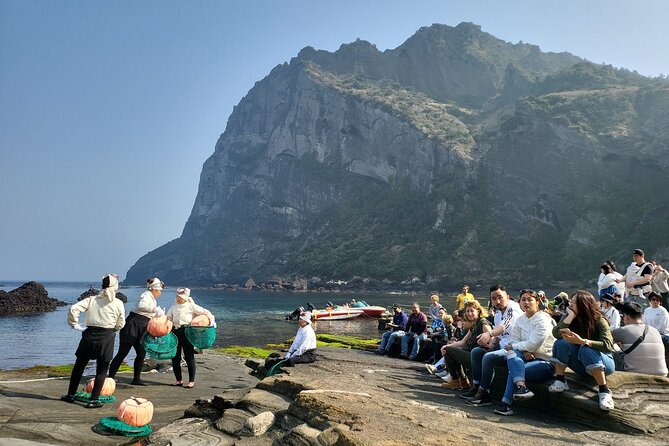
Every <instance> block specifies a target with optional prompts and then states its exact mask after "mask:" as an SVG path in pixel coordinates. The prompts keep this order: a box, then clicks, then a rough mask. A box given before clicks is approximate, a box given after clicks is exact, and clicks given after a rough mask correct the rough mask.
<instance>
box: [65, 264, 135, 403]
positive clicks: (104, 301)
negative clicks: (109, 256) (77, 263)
mask: <svg viewBox="0 0 669 446" xmlns="http://www.w3.org/2000/svg"><path fill="white" fill-rule="evenodd" d="M116 290H118V276H117V275H116V274H105V276H104V277H103V278H102V291H100V294H98V295H96V296H90V297H87V298H86V299H83V300H80V301H79V302H77V303H76V304H74V305H72V307H70V311H69V313H68V317H67V321H68V323H69V324H70V326H71V327H72V328H74V329H75V330H79V331H83V333H82V335H81V341H79V347H78V348H77V351H76V353H75V355H76V356H77V360H76V361H75V363H74V368H73V369H72V375H71V376H70V387H69V388H68V390H67V395H63V396H62V397H60V399H61V400H63V401H65V402H68V403H73V402H74V401H75V400H74V395H75V393H76V391H77V387H79V382H80V381H81V377H82V375H83V374H84V369H85V368H86V365H87V364H88V361H90V360H91V359H95V361H96V366H95V368H96V370H95V382H94V384H93V390H92V392H91V397H90V400H89V402H88V403H87V404H86V408H87V409H91V408H96V407H102V403H101V402H100V401H99V397H100V392H101V391H102V387H103V386H104V383H105V379H106V378H107V371H108V370H109V363H110V362H111V360H112V357H113V356H114V338H115V337H116V332H117V331H119V330H120V329H121V328H123V326H124V325H125V308H124V306H123V302H121V300H119V299H117V298H116ZM82 312H85V313H86V322H85V324H80V323H79V314H81V313H82Z"/></svg>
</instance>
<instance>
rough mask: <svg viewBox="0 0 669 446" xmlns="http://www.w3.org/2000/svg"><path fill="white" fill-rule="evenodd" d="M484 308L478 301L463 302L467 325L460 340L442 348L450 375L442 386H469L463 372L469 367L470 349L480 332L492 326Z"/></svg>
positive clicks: (486, 330) (461, 387)
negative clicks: (448, 379) (465, 332)
mask: <svg viewBox="0 0 669 446" xmlns="http://www.w3.org/2000/svg"><path fill="white" fill-rule="evenodd" d="M486 316H487V313H486V310H485V309H484V308H483V307H481V304H480V303H478V301H475V300H474V301H468V302H466V303H465V320H466V325H467V326H468V327H469V329H468V331H467V334H465V337H464V338H462V339H461V340H460V341H455V342H451V343H449V344H448V345H446V347H445V348H444V350H443V351H444V360H445V364H446V367H447V368H448V371H449V373H450V375H451V380H450V381H448V382H446V383H444V384H443V386H444V387H446V388H448V389H464V388H467V387H468V386H469V380H468V378H467V375H466V373H465V371H466V370H468V369H470V368H471V353H470V352H471V350H472V349H473V348H474V347H476V345H477V339H478V337H479V335H481V333H487V332H489V331H490V330H491V329H492V327H491V326H490V322H489V321H488V319H486Z"/></svg>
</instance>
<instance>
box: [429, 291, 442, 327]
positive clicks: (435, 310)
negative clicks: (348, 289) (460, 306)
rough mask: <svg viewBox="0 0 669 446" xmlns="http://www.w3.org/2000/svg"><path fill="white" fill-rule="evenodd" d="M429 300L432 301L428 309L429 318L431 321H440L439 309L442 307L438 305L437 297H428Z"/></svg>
mask: <svg viewBox="0 0 669 446" xmlns="http://www.w3.org/2000/svg"><path fill="white" fill-rule="evenodd" d="M430 300H431V301H432V303H431V304H430V306H429V307H428V313H430V318H431V319H432V320H433V321H435V320H439V319H441V317H439V309H440V308H442V306H441V304H440V303H439V295H438V294H433V295H432V296H430Z"/></svg>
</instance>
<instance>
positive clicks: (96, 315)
mask: <svg viewBox="0 0 669 446" xmlns="http://www.w3.org/2000/svg"><path fill="white" fill-rule="evenodd" d="M82 312H86V320H85V322H84V325H86V326H87V327H100V328H113V329H114V330H120V329H121V328H123V326H124V325H125V307H124V306H123V302H122V301H121V300H119V299H116V298H113V299H111V300H109V297H108V296H107V295H106V294H98V295H97V296H91V297H87V298H86V299H82V300H80V301H79V302H77V303H76V304H74V305H72V306H71V307H70V311H69V313H68V314H67V322H68V323H69V324H70V326H71V327H73V328H74V326H75V325H77V323H78V322H79V314H81V313H82Z"/></svg>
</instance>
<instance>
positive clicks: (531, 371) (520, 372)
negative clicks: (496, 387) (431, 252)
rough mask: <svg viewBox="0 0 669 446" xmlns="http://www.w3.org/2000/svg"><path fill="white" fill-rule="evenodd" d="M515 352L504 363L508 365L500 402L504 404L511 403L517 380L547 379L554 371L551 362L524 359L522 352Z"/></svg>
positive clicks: (533, 380) (535, 380)
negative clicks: (507, 375) (504, 387)
mask: <svg viewBox="0 0 669 446" xmlns="http://www.w3.org/2000/svg"><path fill="white" fill-rule="evenodd" d="M514 352H516V357H515V358H508V357H507V359H506V364H507V365H508V366H509V377H508V378H507V379H506V389H505V390H504V397H503V398H502V402H504V403H506V404H509V405H511V404H513V392H514V390H516V383H517V382H518V381H525V382H541V381H546V380H549V379H550V378H551V377H552V376H553V374H554V373H555V369H554V368H553V364H551V363H550V362H548V361H546V360H544V359H535V360H534V361H529V362H528V361H526V360H525V358H523V353H522V352H520V351H518V350H514Z"/></svg>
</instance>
